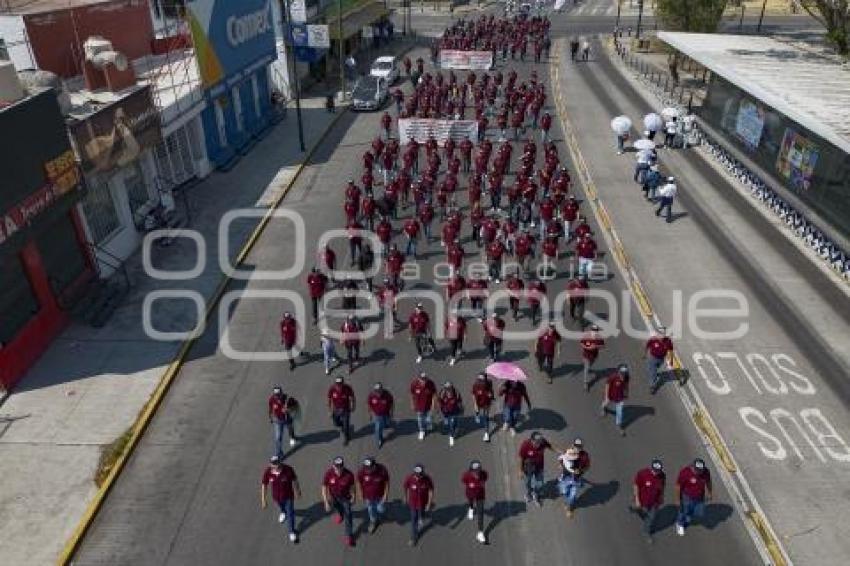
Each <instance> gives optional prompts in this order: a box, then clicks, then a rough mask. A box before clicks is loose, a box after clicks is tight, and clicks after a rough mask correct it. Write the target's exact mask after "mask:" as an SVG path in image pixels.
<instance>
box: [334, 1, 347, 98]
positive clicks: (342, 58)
mask: <svg viewBox="0 0 850 566" xmlns="http://www.w3.org/2000/svg"><path fill="white" fill-rule="evenodd" d="M336 10H337V12H336V31H337V40H338V41H339V95H340V96H341V97H342V99H343V100H345V47H344V45H345V43H344V42H345V40H344V39H343V38H342V0H337V3H336Z"/></svg>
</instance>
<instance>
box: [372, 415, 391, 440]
mask: <svg viewBox="0 0 850 566" xmlns="http://www.w3.org/2000/svg"><path fill="white" fill-rule="evenodd" d="M372 424H373V425H374V426H375V442H377V443H378V447H379V448H380V446H381V445H382V444H383V443H384V429H385V428H387V425H389V424H390V418H389V417H388V416H385V415H373V416H372Z"/></svg>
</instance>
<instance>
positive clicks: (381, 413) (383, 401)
mask: <svg viewBox="0 0 850 566" xmlns="http://www.w3.org/2000/svg"><path fill="white" fill-rule="evenodd" d="M366 405H367V408H368V411H369V415H370V417H371V420H372V425H373V426H374V435H375V442H376V443H377V445H378V449H379V450H380V449H381V448H382V447H383V446H384V430H385V429H386V428H387V427H388V426H390V422H391V421H392V418H393V409H394V408H395V400H394V399H393V395H392V393H390V392H389V390H387V389H385V388H384V385H383V384H382V383H381V382H377V383H375V384H374V385H373V386H372V391H371V392H370V393H369V397H368V398H367V399H366Z"/></svg>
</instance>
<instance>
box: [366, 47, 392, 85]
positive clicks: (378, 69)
mask: <svg viewBox="0 0 850 566" xmlns="http://www.w3.org/2000/svg"><path fill="white" fill-rule="evenodd" d="M369 74H370V75H372V76H373V77H378V78H380V79H384V81H386V84H387V85H388V86H392V85H393V84H394V83H395V82H396V80H397V79H398V76H399V71H398V63H397V62H396V60H395V57H393V56H392V55H383V56H381V57H378V58H377V59H375V62H374V63H372V68H371V69H370V70H369Z"/></svg>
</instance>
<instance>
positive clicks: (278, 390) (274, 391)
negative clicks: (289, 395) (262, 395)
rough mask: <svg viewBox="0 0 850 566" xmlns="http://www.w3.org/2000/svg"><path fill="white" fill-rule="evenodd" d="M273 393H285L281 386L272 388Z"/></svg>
mask: <svg viewBox="0 0 850 566" xmlns="http://www.w3.org/2000/svg"><path fill="white" fill-rule="evenodd" d="M272 393H283V387H281V386H280V385H275V386H274V387H273V388H272Z"/></svg>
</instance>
